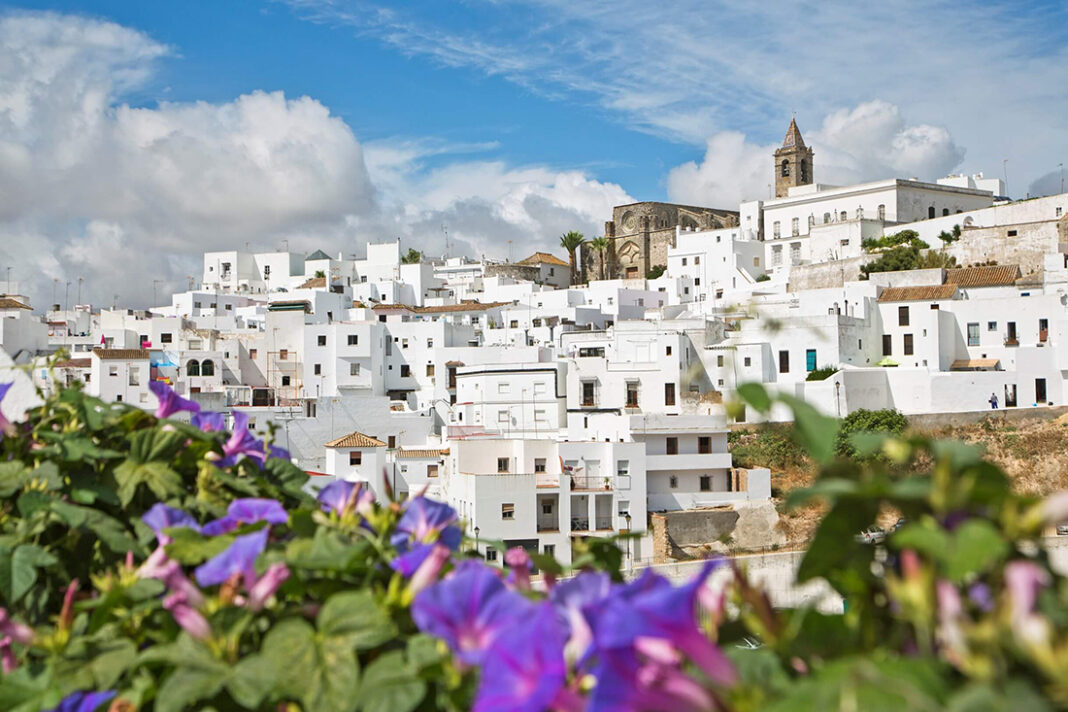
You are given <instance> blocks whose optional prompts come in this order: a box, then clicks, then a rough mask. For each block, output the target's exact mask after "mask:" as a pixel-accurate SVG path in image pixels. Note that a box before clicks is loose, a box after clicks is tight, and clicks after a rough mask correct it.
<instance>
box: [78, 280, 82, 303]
mask: <svg viewBox="0 0 1068 712" xmlns="http://www.w3.org/2000/svg"><path fill="white" fill-rule="evenodd" d="M81 303H82V278H81V277H79V278H78V304H81Z"/></svg>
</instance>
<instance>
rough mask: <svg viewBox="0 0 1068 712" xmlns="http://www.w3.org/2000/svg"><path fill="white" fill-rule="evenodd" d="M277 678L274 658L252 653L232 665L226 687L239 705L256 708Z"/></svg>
mask: <svg viewBox="0 0 1068 712" xmlns="http://www.w3.org/2000/svg"><path fill="white" fill-rule="evenodd" d="M277 679H278V669H277V668H276V667H275V665H274V660H273V659H272V658H267V657H264V656H263V655H260V654H255V653H254V654H252V655H246V656H245V657H244V658H242V659H241V660H240V661H239V662H238V663H237V665H235V666H234V667H233V670H232V671H231V673H230V680H229V682H227V683H226V689H228V690H229V691H230V694H231V695H233V698H234V700H235V701H236V702H237V703H238V704H239V705H241V706H242V707H247V708H248V709H256V708H258V707H259V706H260V704H261V703H262V702H263V699H264V697H266V696H267V693H269V692H270V691H271V689H272V688H273V687H274V684H275V681H276V680H277Z"/></svg>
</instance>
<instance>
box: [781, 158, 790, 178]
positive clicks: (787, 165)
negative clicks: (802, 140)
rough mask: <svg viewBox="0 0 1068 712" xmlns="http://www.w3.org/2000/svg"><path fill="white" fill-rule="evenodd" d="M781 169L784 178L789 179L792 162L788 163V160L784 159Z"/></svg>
mask: <svg viewBox="0 0 1068 712" xmlns="http://www.w3.org/2000/svg"><path fill="white" fill-rule="evenodd" d="M780 169H781V170H780V173H782V177H783V178H788V177H789V176H790V161H788V160H786V159H785V158H784V159H783V161H782V165H781V166H780Z"/></svg>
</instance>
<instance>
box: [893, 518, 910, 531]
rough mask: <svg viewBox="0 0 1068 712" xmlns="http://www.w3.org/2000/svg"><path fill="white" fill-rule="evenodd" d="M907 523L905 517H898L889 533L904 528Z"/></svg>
mask: <svg viewBox="0 0 1068 712" xmlns="http://www.w3.org/2000/svg"><path fill="white" fill-rule="evenodd" d="M908 523H909V520H908V519H906V518H905V517H899V518H898V520H897V521H896V522H894V528H893V529H891V530H890V531H894V532H896V531H897V530H898V529H900V528H901V527H903V526H905V525H906V524H908Z"/></svg>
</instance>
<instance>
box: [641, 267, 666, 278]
mask: <svg viewBox="0 0 1068 712" xmlns="http://www.w3.org/2000/svg"><path fill="white" fill-rule="evenodd" d="M664 272H667V265H653V266H652V267H650V268H649V271H648V272H646V273H645V278H646V279H660V278H661V277H663V276H664Z"/></svg>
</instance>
